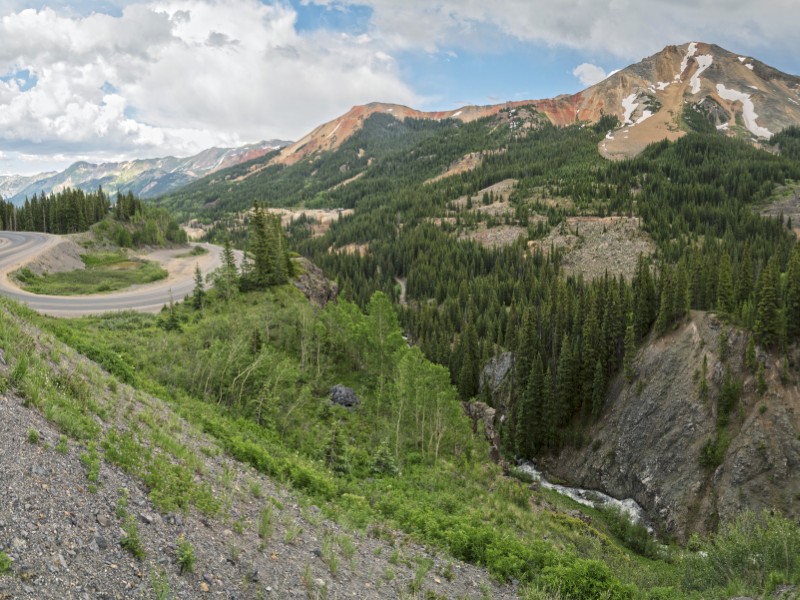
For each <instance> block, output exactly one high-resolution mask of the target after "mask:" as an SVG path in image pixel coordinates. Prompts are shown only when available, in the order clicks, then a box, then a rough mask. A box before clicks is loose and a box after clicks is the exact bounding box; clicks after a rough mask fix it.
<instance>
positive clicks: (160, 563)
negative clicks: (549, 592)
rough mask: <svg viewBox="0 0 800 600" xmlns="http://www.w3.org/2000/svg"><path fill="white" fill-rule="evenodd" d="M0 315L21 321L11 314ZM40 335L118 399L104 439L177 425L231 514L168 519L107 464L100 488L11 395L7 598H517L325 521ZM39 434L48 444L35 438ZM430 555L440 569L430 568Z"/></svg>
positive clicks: (456, 569) (155, 404) (3, 470)
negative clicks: (268, 528) (161, 589)
mask: <svg viewBox="0 0 800 600" xmlns="http://www.w3.org/2000/svg"><path fill="white" fill-rule="evenodd" d="M0 311H3V309H2V308H0ZM0 318H14V317H12V316H11V315H8V314H7V313H5V312H4V311H3V313H2V314H0ZM27 331H28V333H29V334H30V335H31V336H32V337H34V339H36V340H37V342H36V343H37V351H38V352H39V353H40V354H43V353H47V354H52V352H53V350H52V349H53V348H54V349H55V353H56V354H57V355H59V356H61V357H62V358H61V359H60V360H61V363H60V366H59V367H58V370H61V369H67V370H69V371H71V372H72V373H81V374H84V375H83V376H84V377H85V378H86V381H87V384H89V385H94V387H93V389H92V392H93V393H95V394H105V395H106V396H113V397H114V398H113V399H112V402H113V403H114V406H115V407H116V408H115V410H114V411H113V414H114V416H112V417H111V418H109V419H108V422H103V423H101V425H102V427H103V429H104V430H106V431H108V430H109V429H110V428H121V427H122V428H125V427H131V426H134V425H135V424H137V423H141V422H142V421H141V420H140V415H141V414H143V413H144V414H147V415H150V416H151V417H152V418H155V419H156V420H157V421H158V422H163V423H168V424H169V431H170V432H171V433H172V435H173V436H174V439H175V440H176V441H179V442H182V443H184V444H185V445H186V446H187V447H189V448H191V449H192V450H193V451H197V455H198V456H200V457H201V458H202V460H203V465H202V467H201V468H200V469H199V470H197V471H196V474H195V478H196V479H198V480H203V481H207V482H209V483H210V484H211V486H212V488H213V490H214V495H215V497H216V498H217V499H218V500H220V502H221V503H222V506H223V510H222V514H221V516H219V517H214V518H208V517H206V516H204V515H202V514H200V513H198V512H196V511H194V510H191V511H188V512H185V513H180V514H174V513H170V514H161V513H159V511H158V510H157V509H156V508H155V507H154V506H153V504H152V503H151V502H150V500H149V499H148V495H147V489H146V488H145V486H144V485H143V484H142V482H140V481H138V480H136V479H134V478H132V477H131V476H129V475H128V474H127V473H125V472H123V471H122V470H120V469H119V468H117V467H115V466H113V465H111V464H107V463H106V462H105V461H101V467H100V477H99V485H98V488H97V490H96V493H93V492H92V491H91V490H90V485H89V482H88V480H87V470H86V467H85V466H84V465H83V464H82V462H81V459H80V456H81V454H82V453H83V452H84V451H85V449H84V448H83V447H82V445H79V444H77V443H75V442H73V441H71V440H70V441H69V442H68V443H67V444H66V448H64V446H63V443H62V447H61V449H60V450H57V449H56V448H57V446H58V444H59V441H60V435H59V432H58V431H57V430H56V429H55V428H54V427H53V426H52V425H51V424H50V423H49V422H48V421H47V420H45V419H44V418H43V417H42V416H41V415H40V414H39V413H38V412H37V411H35V410H32V409H30V408H27V407H26V406H24V405H23V402H22V401H21V400H20V398H18V397H17V396H16V395H15V394H14V393H13V391H11V390H9V391H7V392H6V393H2V394H0V422H2V423H3V426H2V427H0V550H2V551H5V552H6V553H7V554H8V555H9V556H10V557H11V558H12V559H13V566H12V570H11V572H10V573H9V574H6V575H0V600H2V599H11V598H14V599H17V598H20V599H22V598H43V599H47V598H59V599H62V598H80V599H83V598H107V599H111V598H126V599H127V598H155V597H157V595H156V591H155V590H156V588H157V586H158V582H159V581H161V580H163V581H166V582H167V584H168V586H169V589H170V590H171V594H172V596H171V597H173V598H204V597H214V598H229V599H244V598H328V599H335V598H360V599H368V600H373V599H374V600H378V599H385V598H458V599H461V598H469V599H483V598H497V599H511V598H515V597H516V592H515V590H514V589H512V588H509V587H499V586H497V584H496V583H494V582H493V581H492V580H491V578H490V577H489V576H488V575H487V573H486V572H484V571H482V570H480V569H478V568H476V567H474V566H471V565H467V564H464V563H460V562H458V561H453V560H451V559H448V558H447V557H446V556H436V555H435V554H432V553H431V552H429V551H428V550H426V549H425V548H423V547H421V546H419V545H418V544H415V543H413V542H411V541H409V540H408V539H407V537H406V536H404V535H403V534H401V533H398V532H392V531H386V530H383V529H382V530H381V531H380V536H378V535H375V533H376V532H373V531H368V532H358V531H352V530H348V529H346V528H344V527H342V526H341V525H339V524H337V523H334V522H332V521H330V520H328V519H326V518H324V517H323V515H322V513H321V511H320V509H319V508H317V507H315V506H311V505H307V504H306V503H304V501H303V500H302V499H301V498H298V497H296V496H294V495H293V493H292V492H290V491H288V490H286V489H284V488H283V487H281V486H280V485H277V484H276V483H274V482H273V481H271V480H270V479H268V478H266V477H264V476H262V475H260V474H258V473H256V472H255V471H254V470H252V469H251V468H249V467H245V466H243V465H242V464H240V463H237V462H235V461H233V460H230V459H228V458H226V457H225V456H223V455H222V454H221V453H219V452H217V451H216V446H215V445H214V443H213V441H211V440H210V439H208V438H207V437H205V436H204V435H203V434H200V433H198V432H196V431H194V430H193V429H192V427H191V426H190V425H189V424H187V423H186V422H185V421H183V420H182V419H180V418H179V417H177V416H176V415H175V414H174V413H173V412H172V411H171V410H170V408H169V407H168V406H167V405H166V404H164V403H163V402H161V401H160V400H158V399H157V398H154V397H149V396H144V395H142V394H140V393H138V392H136V391H135V390H133V389H131V388H128V387H127V386H124V385H122V384H119V385H114V386H111V389H113V390H114V391H113V392H112V391H111V389H105V390H99V389H97V387H98V386H97V384H92V383H91V381H98V380H100V381H108V376H107V374H105V373H104V372H102V371H101V369H100V368H99V367H97V366H96V365H95V364H93V363H90V362H89V361H87V360H86V359H84V358H83V357H81V356H79V355H76V354H75V353H74V352H72V351H71V350H70V349H67V348H66V347H64V346H63V345H61V344H60V343H57V342H55V341H53V340H52V339H50V337H49V336H48V335H45V334H43V333H42V332H40V331H38V330H35V329H34V328H32V327H28V328H27ZM4 354H5V353H4V352H3V351H2V349H0V379H4V380H7V379H5V378H7V376H8V374H9V370H10V366H9V365H7V364H6V360H5V357H4ZM54 369H55V367H54ZM54 375H55V372H54ZM32 431H35V432H37V434H38V442H37V443H31V441H30V437H31V435H32V434H31V433H30V432H32ZM64 450H66V451H64ZM101 452H102V451H101ZM121 490H126V492H124V494H125V495H126V496H127V508H126V511H127V512H128V513H129V514H130V515H132V516H133V517H134V518H135V519H136V522H137V527H138V531H139V534H140V536H141V541H142V545H143V547H144V550H145V558H144V559H143V560H141V561H140V560H137V559H136V558H134V557H133V556H132V555H131V554H129V553H128V552H127V551H125V550H124V549H123V548H122V547H121V546H120V541H121V539H122V537H123V533H124V532H123V530H122V526H123V524H124V522H123V519H121V518H120V517H119V516H118V515H117V511H116V507H117V504H118V502H119V499H120V497H121V496H122V494H123V492H121ZM265 506H270V507H271V510H272V514H273V519H272V521H273V527H272V533H271V535H270V536H269V537H268V539H266V540H265V541H264V542H263V544H262V540H261V539H260V538H259V536H258V533H257V528H258V526H257V523H258V520H259V515H260V513H261V511H262V510H263V509H264V507H265ZM181 535H183V536H185V538H186V539H188V540H189V541H190V542H191V543H192V545H193V547H194V553H195V555H196V558H197V561H196V565H195V568H194V572H193V573H185V574H181V573H180V572H179V566H178V563H177V559H176V544H177V540H178V538H179V536H181ZM428 560H429V561H431V562H430V568H429V569H428V570H427V571H425V572H423V571H421V570H420V568H419V565H420V564H422V563H423V561H428ZM415 582H416V583H415ZM428 592H431V593H432V594H435V595H430V594H429V595H426V594H427V593H428Z"/></svg>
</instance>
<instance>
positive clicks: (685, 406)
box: [543, 313, 800, 539]
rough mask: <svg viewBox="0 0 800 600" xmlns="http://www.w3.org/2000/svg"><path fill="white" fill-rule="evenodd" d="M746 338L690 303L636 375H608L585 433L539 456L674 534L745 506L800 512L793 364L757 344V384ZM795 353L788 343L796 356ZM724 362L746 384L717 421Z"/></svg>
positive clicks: (702, 528)
mask: <svg viewBox="0 0 800 600" xmlns="http://www.w3.org/2000/svg"><path fill="white" fill-rule="evenodd" d="M723 332H724V335H723ZM725 337H727V343H725ZM721 340H722V341H721ZM747 341H748V337H747V334H745V333H744V332H741V331H739V330H737V329H735V328H731V327H729V326H726V325H724V324H722V323H721V322H720V321H719V320H718V319H717V317H716V316H714V315H711V314H707V313H692V318H691V319H690V320H688V321H687V322H685V323H684V324H682V325H681V326H680V327H679V328H678V329H677V330H676V331H674V332H672V333H670V334H668V335H666V336H664V337H662V338H661V339H658V340H655V341H653V342H651V343H648V344H646V345H645V346H644V347H643V348H642V349H641V350H640V352H639V354H638V356H637V369H636V371H637V372H636V377H635V379H634V380H633V382H632V383H631V384H626V383H624V382H623V381H622V380H621V379H617V380H616V381H615V382H614V383H612V385H611V387H610V389H609V391H608V395H607V398H606V407H605V412H604V416H603V417H602V418H601V420H600V422H599V423H597V424H596V425H595V426H594V427H593V428H592V429H591V430H590V431H589V432H588V438H589V440H590V441H589V443H588V444H587V445H586V446H585V447H583V448H580V449H577V448H571V449H566V450H564V451H563V452H562V453H561V455H560V456H558V457H556V458H551V459H548V460H546V461H544V463H543V464H544V466H545V468H546V469H547V470H548V471H550V472H551V473H553V474H555V475H557V476H558V477H560V478H562V479H564V480H566V481H569V482H572V483H574V484H576V485H579V486H581V487H586V488H594V489H600V490H603V491H605V492H607V493H609V494H611V495H612V496H615V497H618V498H627V497H632V498H634V499H635V500H636V501H637V502H638V503H639V504H641V505H642V506H643V507H644V508H645V510H647V511H648V513H649V514H650V515H651V517H653V518H654V520H655V521H656V522H659V523H660V524H661V525H663V527H664V528H665V529H666V530H667V531H668V532H669V533H670V534H672V535H675V536H676V537H677V538H678V539H685V538H687V537H688V536H689V535H690V534H691V533H692V532H694V531H698V532H706V531H710V530H712V529H714V528H715V527H716V525H717V523H718V522H719V521H720V520H725V519H728V518H730V517H732V516H734V515H735V514H736V513H738V512H740V511H742V510H745V509H752V510H761V509H762V508H777V509H778V510H780V511H781V512H782V513H784V515H786V516H790V517H793V518H798V517H800V476H798V473H800V434H798V432H800V389H799V388H798V375H797V370H796V367H795V368H794V369H793V368H792V367H791V366H788V365H787V364H784V362H783V359H781V358H779V357H777V356H774V355H770V354H766V353H763V352H760V351H759V352H758V361H759V362H761V363H762V364H763V365H764V368H765V371H764V373H765V380H766V384H767V390H766V392H764V393H763V394H761V393H759V391H758V390H757V378H756V377H755V376H754V375H753V374H752V373H750V372H748V371H747V370H746V369H745V367H744V364H743V362H744V361H743V357H744V353H745V348H746V345H747ZM722 346H724V347H725V351H724V354H725V355H726V356H724V355H723V352H721V347H722ZM799 355H800V352H798V351H795V353H794V357H793V359H794V364H795V365H796V364H797V360H798V358H800V356H799ZM704 359H705V362H706V364H707V370H706V382H707V386H708V394H707V397H706V398H705V399H704V398H703V397H702V394H701V392H700V390H701V381H702V377H703V366H702V365H703V361H704ZM790 364H791V361H790ZM726 371H727V372H728V373H729V374H730V377H732V379H731V381H736V380H738V381H740V382H741V384H742V390H741V394H740V395H739V399H738V401H737V402H736V403H735V404H734V406H733V408H732V410H731V411H730V414H729V418H728V424H727V425H725V426H721V425H720V419H719V416H720V415H719V411H720V408H719V398H720V394H721V390H722V387H723V381H724V379H725V373H726ZM714 440H717V441H718V443H717V446H718V447H720V448H721V451H720V453H719V458H718V460H716V461H706V464H705V465H703V464H701V460H700V459H701V455H702V454H703V452H704V447H706V445H707V444H708V443H709V442H713V441H714ZM726 440H727V441H728V443H727V448H725V441H726ZM709 463H711V464H709Z"/></svg>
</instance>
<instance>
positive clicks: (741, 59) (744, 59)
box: [738, 56, 747, 63]
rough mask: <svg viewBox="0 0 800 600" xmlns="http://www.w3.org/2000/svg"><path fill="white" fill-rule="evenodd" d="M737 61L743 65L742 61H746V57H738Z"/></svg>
mask: <svg viewBox="0 0 800 600" xmlns="http://www.w3.org/2000/svg"><path fill="white" fill-rule="evenodd" d="M738 59H739V62H740V63H743V62H744V61H746V60H747V57H746V56H739V57H738Z"/></svg>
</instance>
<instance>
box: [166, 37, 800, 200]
mask: <svg viewBox="0 0 800 600" xmlns="http://www.w3.org/2000/svg"><path fill="white" fill-rule="evenodd" d="M601 119H604V120H603V122H602V124H601V125H598V124H600V123H601ZM615 120H616V121H617V123H616V125H615ZM480 123H483V124H484V125H485V126H484V127H483V130H482V133H476V134H475V137H476V138H480V137H482V141H481V142H480V144H478V145H481V144H482V145H483V146H484V147H483V148H478V149H479V150H481V151H483V150H486V151H502V147H501V146H502V143H495V142H492V137H493V136H495V137H496V135H497V133H498V132H499V131H501V130H505V131H509V130H511V131H512V132H514V133H516V134H519V135H521V134H523V133H524V132H529V131H530V129H531V128H538V127H541V126H542V125H543V124H546V123H550V124H552V125H555V126H560V127H563V126H568V125H574V124H589V125H595V126H600V127H602V128H603V130H604V133H606V132H607V135H606V137H605V139H602V140H600V141H599V142H598V150H599V152H600V154H601V155H602V156H604V157H605V158H612V159H616V158H629V157H632V156H635V155H638V154H639V153H641V152H642V150H644V148H645V147H646V146H647V145H648V144H651V143H653V142H657V141H660V140H663V139H668V140H676V139H678V138H680V137H682V136H684V135H685V134H686V133H687V132H705V133H718V134H719V135H720V136H723V135H725V136H729V137H735V138H741V139H745V140H747V141H748V142H751V143H753V144H755V145H757V146H758V145H763V144H764V143H765V142H767V141H769V140H770V139H771V137H772V135H773V134H775V133H777V132H779V131H781V130H783V129H785V128H786V127H789V126H791V125H798V124H800V78H799V77H796V76H793V75H787V74H785V73H782V72H780V71H778V70H776V69H774V68H772V67H769V66H768V65H766V64H764V63H762V62H760V61H758V60H755V59H752V58H749V57H745V56H740V55H737V54H734V53H731V52H729V51H727V50H725V49H723V48H720V47H719V46H716V45H713V44H706V43H701V42H692V43H687V44H683V45H681V46H668V47H666V48H664V49H663V50H662V51H661V52H659V53H657V54H654V55H653V56H650V57H648V58H645V59H643V60H642V61H641V62H639V63H636V64H634V65H631V66H629V67H627V68H625V69H623V70H621V71H619V72H617V73H614V74H612V75H611V76H609V77H607V78H606V79H605V80H603V81H601V82H599V83H597V84H596V85H593V86H591V87H589V88H587V89H585V90H583V91H582V92H579V93H577V94H573V95H561V96H557V97H555V98H552V99H545V100H523V101H515V102H507V103H504V104H496V105H490V106H465V107H462V108H459V109H457V110H451V111H442V112H422V111H418V110H414V109H412V108H408V107H406V106H400V105H396V104H386V103H378V102H376V103H371V104H367V105H364V106H356V107H354V108H352V109H351V110H350V111H348V112H347V113H346V114H344V115H342V116H340V117H338V118H336V119H333V120H332V121H329V122H327V123H324V124H323V125H320V126H319V127H317V128H315V129H314V130H313V131H311V132H310V133H308V134H307V135H305V136H303V138H301V139H300V140H298V141H297V142H295V143H293V144H290V145H287V146H286V147H284V148H283V149H282V150H281V151H280V152H279V153H277V154H275V155H270V156H268V157H261V158H258V159H256V160H253V161H250V162H248V163H242V164H240V165H237V166H236V167H233V168H232V169H228V170H221V171H218V172H216V173H214V174H213V175H211V176H209V177H205V178H203V179H200V180H198V181H196V182H194V183H192V184H190V185H188V186H187V187H186V188H184V189H181V190H178V191H177V192H173V193H171V194H169V195H168V196H167V197H166V198H165V199H164V203H165V204H166V205H168V206H170V207H171V208H172V209H174V210H179V211H181V212H182V213H183V214H184V216H194V214H196V213H200V212H202V213H204V214H209V213H215V214H219V213H221V212H226V211H228V210H240V209H242V208H246V207H247V206H250V205H252V202H253V201H254V200H261V199H266V200H268V201H269V202H270V203H271V204H273V205H279V206H288V205H293V204H305V205H307V206H309V207H310V206H312V205H313V204H309V203H315V202H319V201H320V199H321V198H322V196H321V194H325V193H327V191H329V190H332V189H336V187H337V186H341V185H346V184H348V183H349V182H351V181H353V180H354V177H360V176H362V175H363V174H365V173H366V172H367V171H369V170H370V169H371V168H373V165H376V164H377V162H379V161H380V160H381V159H382V158H384V157H386V156H388V155H390V154H391V153H392V152H400V151H403V149H410V148H412V147H413V146H414V145H415V144H417V143H419V142H420V141H421V140H422V139H424V138H427V137H435V136H437V135H440V134H442V132H445V131H452V130H453V129H454V128H455V127H457V126H459V125H469V126H477V127H479V128H480V125H476V124H480ZM514 128H521V129H516V130H515V129H514ZM445 137H446V136H445ZM492 144H494V146H492ZM438 149H439V150H441V145H439V148H438ZM468 151H469V150H468ZM468 151H465V152H464V155H466V154H467V152H468ZM462 156H463V155H462ZM443 158H444V155H443V154H441V153H439V154H434V155H431V160H442V159H443ZM458 158H459V157H452V160H457V159H458ZM479 162H480V161H477V162H475V161H473V166H472V167H471V168H474V167H475V165H477V164H478V163H479ZM460 168H461V169H462V170H463V169H464V168H465V167H464V165H462V166H461V167H460ZM446 172H447V170H446V169H445V170H444V173H446Z"/></svg>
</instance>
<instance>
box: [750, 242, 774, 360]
mask: <svg viewBox="0 0 800 600" xmlns="http://www.w3.org/2000/svg"><path fill="white" fill-rule="evenodd" d="M777 270H778V268H777V261H776V259H775V258H772V259H770V261H769V262H768V263H767V266H766V267H764V269H763V270H762V271H761V275H760V276H759V278H758V298H757V299H758V304H757V309H756V322H755V326H754V328H753V330H754V333H755V336H756V341H758V343H759V344H761V345H762V346H766V347H772V346H775V345H776V344H777V343H778V341H779V340H780V333H781V332H780V307H779V305H778V276H777Z"/></svg>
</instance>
